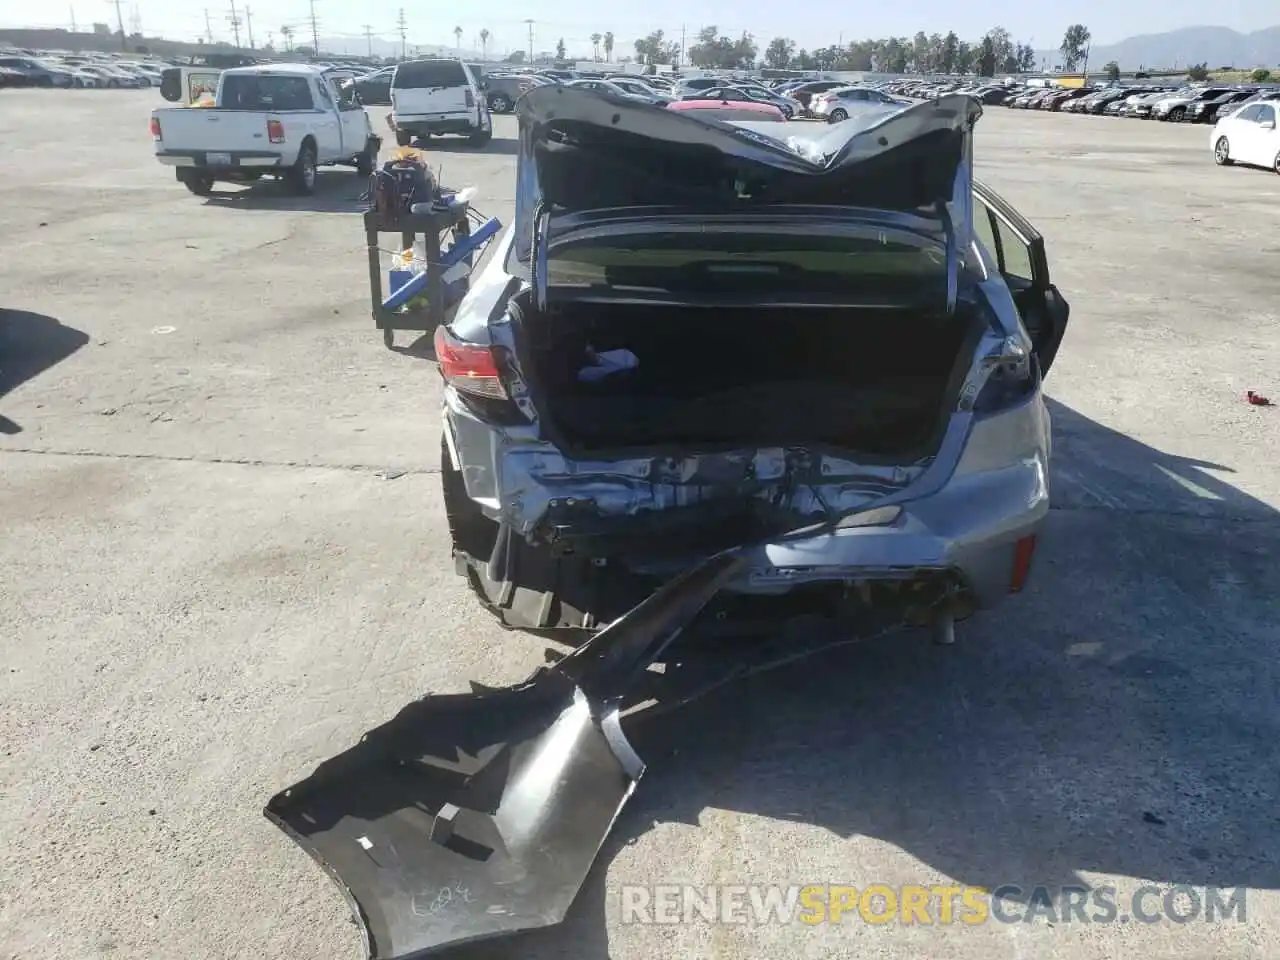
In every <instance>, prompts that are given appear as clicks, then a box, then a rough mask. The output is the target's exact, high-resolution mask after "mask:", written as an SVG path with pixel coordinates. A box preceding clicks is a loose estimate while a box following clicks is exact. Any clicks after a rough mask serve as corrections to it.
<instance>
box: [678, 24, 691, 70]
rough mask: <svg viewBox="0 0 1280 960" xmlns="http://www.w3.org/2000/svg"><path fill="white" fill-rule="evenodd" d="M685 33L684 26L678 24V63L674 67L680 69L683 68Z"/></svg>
mask: <svg viewBox="0 0 1280 960" xmlns="http://www.w3.org/2000/svg"><path fill="white" fill-rule="evenodd" d="M687 32H688V31H686V30H685V27H684V24H683V23H682V24H680V62H679V63H677V64H676V66H677V67H680V68H683V67H684V41H685V39H686V34H687Z"/></svg>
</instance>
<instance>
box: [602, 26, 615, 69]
mask: <svg viewBox="0 0 1280 960" xmlns="http://www.w3.org/2000/svg"><path fill="white" fill-rule="evenodd" d="M604 59H605V62H606V63H613V31H612V30H609V31H607V32H606V33H605V35H604Z"/></svg>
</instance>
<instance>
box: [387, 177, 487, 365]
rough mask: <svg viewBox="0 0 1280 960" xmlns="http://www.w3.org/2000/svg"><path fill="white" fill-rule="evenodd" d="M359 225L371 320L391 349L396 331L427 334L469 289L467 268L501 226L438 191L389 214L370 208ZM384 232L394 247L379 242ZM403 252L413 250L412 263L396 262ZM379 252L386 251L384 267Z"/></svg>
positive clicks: (463, 201)
mask: <svg viewBox="0 0 1280 960" xmlns="http://www.w3.org/2000/svg"><path fill="white" fill-rule="evenodd" d="M364 229H365V242H366V244H367V246H368V253H369V287H370V299H371V304H372V307H373V319H374V323H375V325H376V327H377V329H379V330H381V331H382V342H383V343H384V344H386V346H388V347H392V346H394V345H395V331H397V330H414V331H419V332H422V333H425V334H430V333H434V332H435V329H436V327H438V326H440V324H442V323H445V322H447V320H448V317H450V316H451V315H452V314H453V311H454V310H456V309H457V306H458V303H459V302H461V300H462V298H463V296H465V295H466V292H467V290H468V289H469V287H470V272H471V270H470V268H472V267H474V266H475V264H476V262H477V261H478V260H479V258H480V256H481V254H483V252H484V248H485V247H486V246H487V245H488V244H489V241H491V240H492V239H493V238H494V237H495V236H497V234H498V231H499V230H501V229H502V224H500V223H499V222H498V221H497V219H495V218H493V217H485V216H484V215H482V214H480V213H478V212H477V211H475V210H473V209H472V208H471V204H470V201H469V199H468V198H467V197H466V196H465V195H460V194H456V193H450V192H448V191H440V192H439V193H438V194H437V195H436V197H435V198H434V199H433V200H432V201H429V202H421V203H414V204H413V206H412V209H411V210H397V211H395V214H394V216H388V215H387V212H386V211H385V210H379V209H377V208H376V207H375V208H374V209H370V210H368V211H366V212H365V214H364ZM386 234H398V235H399V236H400V247H399V250H390V249H388V248H384V247H383V246H382V245H381V243H380V238H381V237H383V236H385V235H386ZM446 239H447V241H448V242H447V244H446ZM408 250H413V251H415V254H414V257H413V262H412V263H411V264H401V263H400V262H399V260H400V257H399V256H398V254H400V252H401V251H408ZM383 254H389V255H390V256H389V257H388V258H387V260H388V261H389V262H390V263H391V267H390V269H388V267H387V264H386V262H384V259H383ZM384 276H385V279H386V283H385V286H384Z"/></svg>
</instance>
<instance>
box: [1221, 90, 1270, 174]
mask: <svg viewBox="0 0 1280 960" xmlns="http://www.w3.org/2000/svg"><path fill="white" fill-rule="evenodd" d="M1261 113H1262V104H1260V103H1251V104H1249V105H1248V106H1246V107H1244V108H1243V109H1241V110H1237V111H1236V112H1235V113H1233V114H1232V115H1231V116H1229V117H1227V118H1226V119H1225V120H1223V121H1222V123H1221V127H1220V133H1221V134H1222V136H1225V137H1226V138H1227V142H1228V143H1229V144H1230V145H1231V159H1233V160H1239V161H1240V162H1241V163H1254V162H1256V161H1254V160H1253V154H1254V149H1255V146H1256V144H1255V141H1256V140H1257V139H1258V133H1259V132H1260V131H1259V130H1258V123H1257V121H1258V116H1259V115H1260V114H1261Z"/></svg>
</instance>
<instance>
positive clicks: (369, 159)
mask: <svg viewBox="0 0 1280 960" xmlns="http://www.w3.org/2000/svg"><path fill="white" fill-rule="evenodd" d="M377 167H378V147H377V145H376V141H373V140H370V141H369V142H368V143H366V144H365V146H364V152H363V153H361V154H360V155H359V156H358V157H356V175H357V176H360V177H364V178H365V179H368V178H369V177H371V176H373V171H374V170H376V169H377Z"/></svg>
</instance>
